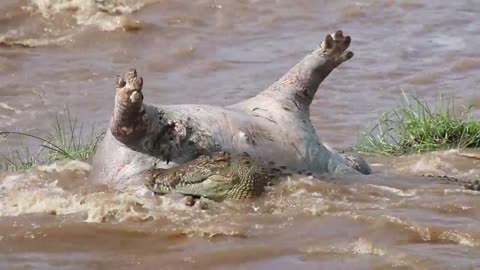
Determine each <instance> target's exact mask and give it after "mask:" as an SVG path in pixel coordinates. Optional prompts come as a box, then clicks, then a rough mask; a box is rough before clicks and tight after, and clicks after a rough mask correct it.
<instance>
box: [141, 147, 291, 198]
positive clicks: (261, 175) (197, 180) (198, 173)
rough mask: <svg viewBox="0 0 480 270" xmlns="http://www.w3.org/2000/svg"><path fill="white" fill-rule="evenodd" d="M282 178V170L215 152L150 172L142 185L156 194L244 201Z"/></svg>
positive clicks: (246, 154) (255, 160)
mask: <svg viewBox="0 0 480 270" xmlns="http://www.w3.org/2000/svg"><path fill="white" fill-rule="evenodd" d="M281 175H286V173H285V172H282V170H281V168H279V169H277V168H274V167H272V166H266V165H264V164H262V162H261V161H259V160H257V159H255V158H253V157H251V156H250V155H249V154H248V153H241V154H239V155H235V156H232V155H230V154H229V153H227V152H217V153H214V154H213V155H211V156H200V157H198V158H197V159H195V160H192V161H190V162H187V163H184V164H182V165H179V166H176V167H173V168H170V169H161V168H156V169H152V170H150V171H149V172H148V173H147V174H146V176H145V185H146V187H147V188H148V189H150V190H152V191H153V192H155V193H158V194H166V193H180V194H183V195H189V196H193V197H204V198H208V199H210V200H214V201H223V200H225V199H233V200H245V199H250V198H255V197H258V196H260V195H261V194H263V192H264V191H265V187H266V186H268V185H270V184H272V183H273V181H275V180H276V179H277V177H279V176H281Z"/></svg>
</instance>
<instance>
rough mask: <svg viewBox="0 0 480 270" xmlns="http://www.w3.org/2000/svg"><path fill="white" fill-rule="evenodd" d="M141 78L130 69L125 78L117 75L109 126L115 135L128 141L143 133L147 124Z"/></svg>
mask: <svg viewBox="0 0 480 270" xmlns="http://www.w3.org/2000/svg"><path fill="white" fill-rule="evenodd" d="M142 88H143V79H142V77H138V76H137V71H136V70H135V69H130V70H129V71H128V72H127V74H126V75H125V78H122V77H120V76H118V77H117V82H116V96H115V109H114V113H113V121H112V125H111V127H110V129H111V131H112V133H113V134H114V135H115V137H117V138H120V139H121V141H128V140H132V139H135V138H138V137H139V136H141V135H143V134H144V133H145V130H146V126H147V124H148V121H147V120H148V119H147V118H146V114H145V108H144V106H143V94H142Z"/></svg>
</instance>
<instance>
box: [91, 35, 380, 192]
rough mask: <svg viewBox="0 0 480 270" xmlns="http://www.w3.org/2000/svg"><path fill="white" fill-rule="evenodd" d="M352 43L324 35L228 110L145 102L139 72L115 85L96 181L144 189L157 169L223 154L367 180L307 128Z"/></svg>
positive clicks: (361, 167) (354, 162)
mask: <svg viewBox="0 0 480 270" xmlns="http://www.w3.org/2000/svg"><path fill="white" fill-rule="evenodd" d="M350 42H351V38H350V37H349V36H344V35H343V33H342V31H340V30H339V31H336V32H335V33H333V34H331V35H327V36H326V37H325V39H324V40H323V41H322V43H321V45H320V46H319V47H318V48H316V49H315V50H313V51H312V52H311V53H309V54H308V55H307V56H305V57H304V58H303V59H302V60H301V61H300V62H299V63H298V64H297V65H295V66H294V67H293V68H292V69H290V70H289V71H288V72H287V73H286V74H285V75H283V76H282V77H281V78H280V79H279V80H277V81H276V82H274V83H273V84H272V85H271V86H269V87H268V88H267V89H265V90H264V91H262V92H260V93H259V94H258V95H256V96H254V97H252V98H249V99H247V100H244V101H241V102H239V103H235V104H232V105H228V106H225V107H221V106H211V105H198V104H182V105H148V104H145V103H143V92H142V88H143V79H142V78H141V77H139V76H138V75H137V72H136V71H135V70H134V69H131V70H129V71H128V73H127V74H126V75H125V78H122V77H118V78H117V83H116V96H115V108H114V111H113V116H112V119H111V122H110V126H109V129H108V130H107V133H106V135H105V137H104V139H103V140H102V142H101V143H100V145H99V146H98V148H97V152H96V154H95V156H94V159H93V170H92V173H91V177H92V178H93V179H95V181H97V182H101V183H104V184H107V185H109V186H113V187H115V188H117V189H121V190H125V189H128V188H135V187H138V186H143V179H144V178H143V176H144V175H145V174H146V173H147V172H148V171H149V170H151V169H152V168H163V169H165V168H170V167H173V166H175V165H178V164H183V163H185V162H188V161H191V160H193V159H195V158H197V157H199V156H200V155H209V154H211V153H214V152H218V151H225V152H228V153H232V154H239V153H243V152H245V153H248V154H249V155H250V156H252V157H255V158H256V159H258V160H262V161H264V162H268V163H274V164H278V165H283V166H286V167H288V168H289V169H292V170H298V171H309V172H312V173H331V174H334V175H337V174H368V173H369V172H370V168H369V167H368V165H367V163H366V162H365V161H364V160H363V159H361V158H359V157H356V158H352V157H351V156H346V155H343V154H340V153H338V152H337V151H335V150H334V149H333V148H331V147H329V146H327V145H325V144H322V143H321V142H320V139H319V137H318V135H317V133H316V131H315V129H314V127H313V126H312V124H311V122H310V110H309V107H310V104H311V103H312V100H313V98H314V96H315V93H316V91H317V89H318V87H319V85H320V83H321V82H322V81H323V80H324V79H325V78H326V77H327V76H328V74H330V72H332V71H333V70H334V69H335V68H336V67H338V66H339V65H340V64H341V63H343V62H345V61H347V60H349V59H350V58H352V56H353V53H352V52H351V51H347V48H348V46H349V45H350Z"/></svg>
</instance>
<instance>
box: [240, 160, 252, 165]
mask: <svg viewBox="0 0 480 270" xmlns="http://www.w3.org/2000/svg"><path fill="white" fill-rule="evenodd" d="M242 163H243V164H244V165H250V163H251V162H250V160H244V161H243V162H242Z"/></svg>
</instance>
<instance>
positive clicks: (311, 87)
mask: <svg viewBox="0 0 480 270" xmlns="http://www.w3.org/2000/svg"><path fill="white" fill-rule="evenodd" d="M350 42H351V38H350V36H344V35H343V32H342V31H341V30H338V31H336V32H335V33H332V34H330V35H327V36H326V37H325V39H324V40H323V41H322V42H321V44H320V46H319V47H318V48H317V49H315V50H313V51H312V52H311V53H310V54H308V55H307V56H305V57H304V58H303V59H302V60H301V61H300V62H299V63H298V64H297V65H295V66H294V67H293V68H292V69H290V70H289V71H288V72H287V73H286V74H285V75H283V76H282V77H281V78H280V79H279V80H277V81H276V82H274V83H273V84H272V85H271V86H269V87H268V88H267V89H265V90H264V91H263V92H261V93H259V94H258V95H257V96H255V97H253V98H250V99H247V100H245V101H243V102H240V103H237V104H234V105H232V106H231V107H235V108H241V109H243V110H246V111H251V110H252V109H253V108H257V109H256V110H257V111H261V110H259V109H258V108H259V106H264V108H262V109H263V110H270V111H271V110H277V109H278V108H279V107H280V108H281V111H285V110H286V111H289V112H293V113H295V112H299V113H306V114H307V115H308V114H309V106H310V104H311V103H312V100H313V98H314V96H315V93H316V92H317V89H318V87H319V85H320V83H321V82H322V81H323V80H324V79H325V78H326V77H327V76H328V75H329V74H330V72H332V71H333V70H334V69H335V68H336V67H338V66H339V65H340V64H341V63H343V62H345V61H347V60H349V59H350V58H352V57H353V52H351V51H347V48H348V46H349V45H350ZM283 114H284V113H282V115H283ZM281 117H283V116H281ZM296 117H301V118H308V117H306V116H296ZM302 120H303V119H302Z"/></svg>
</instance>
